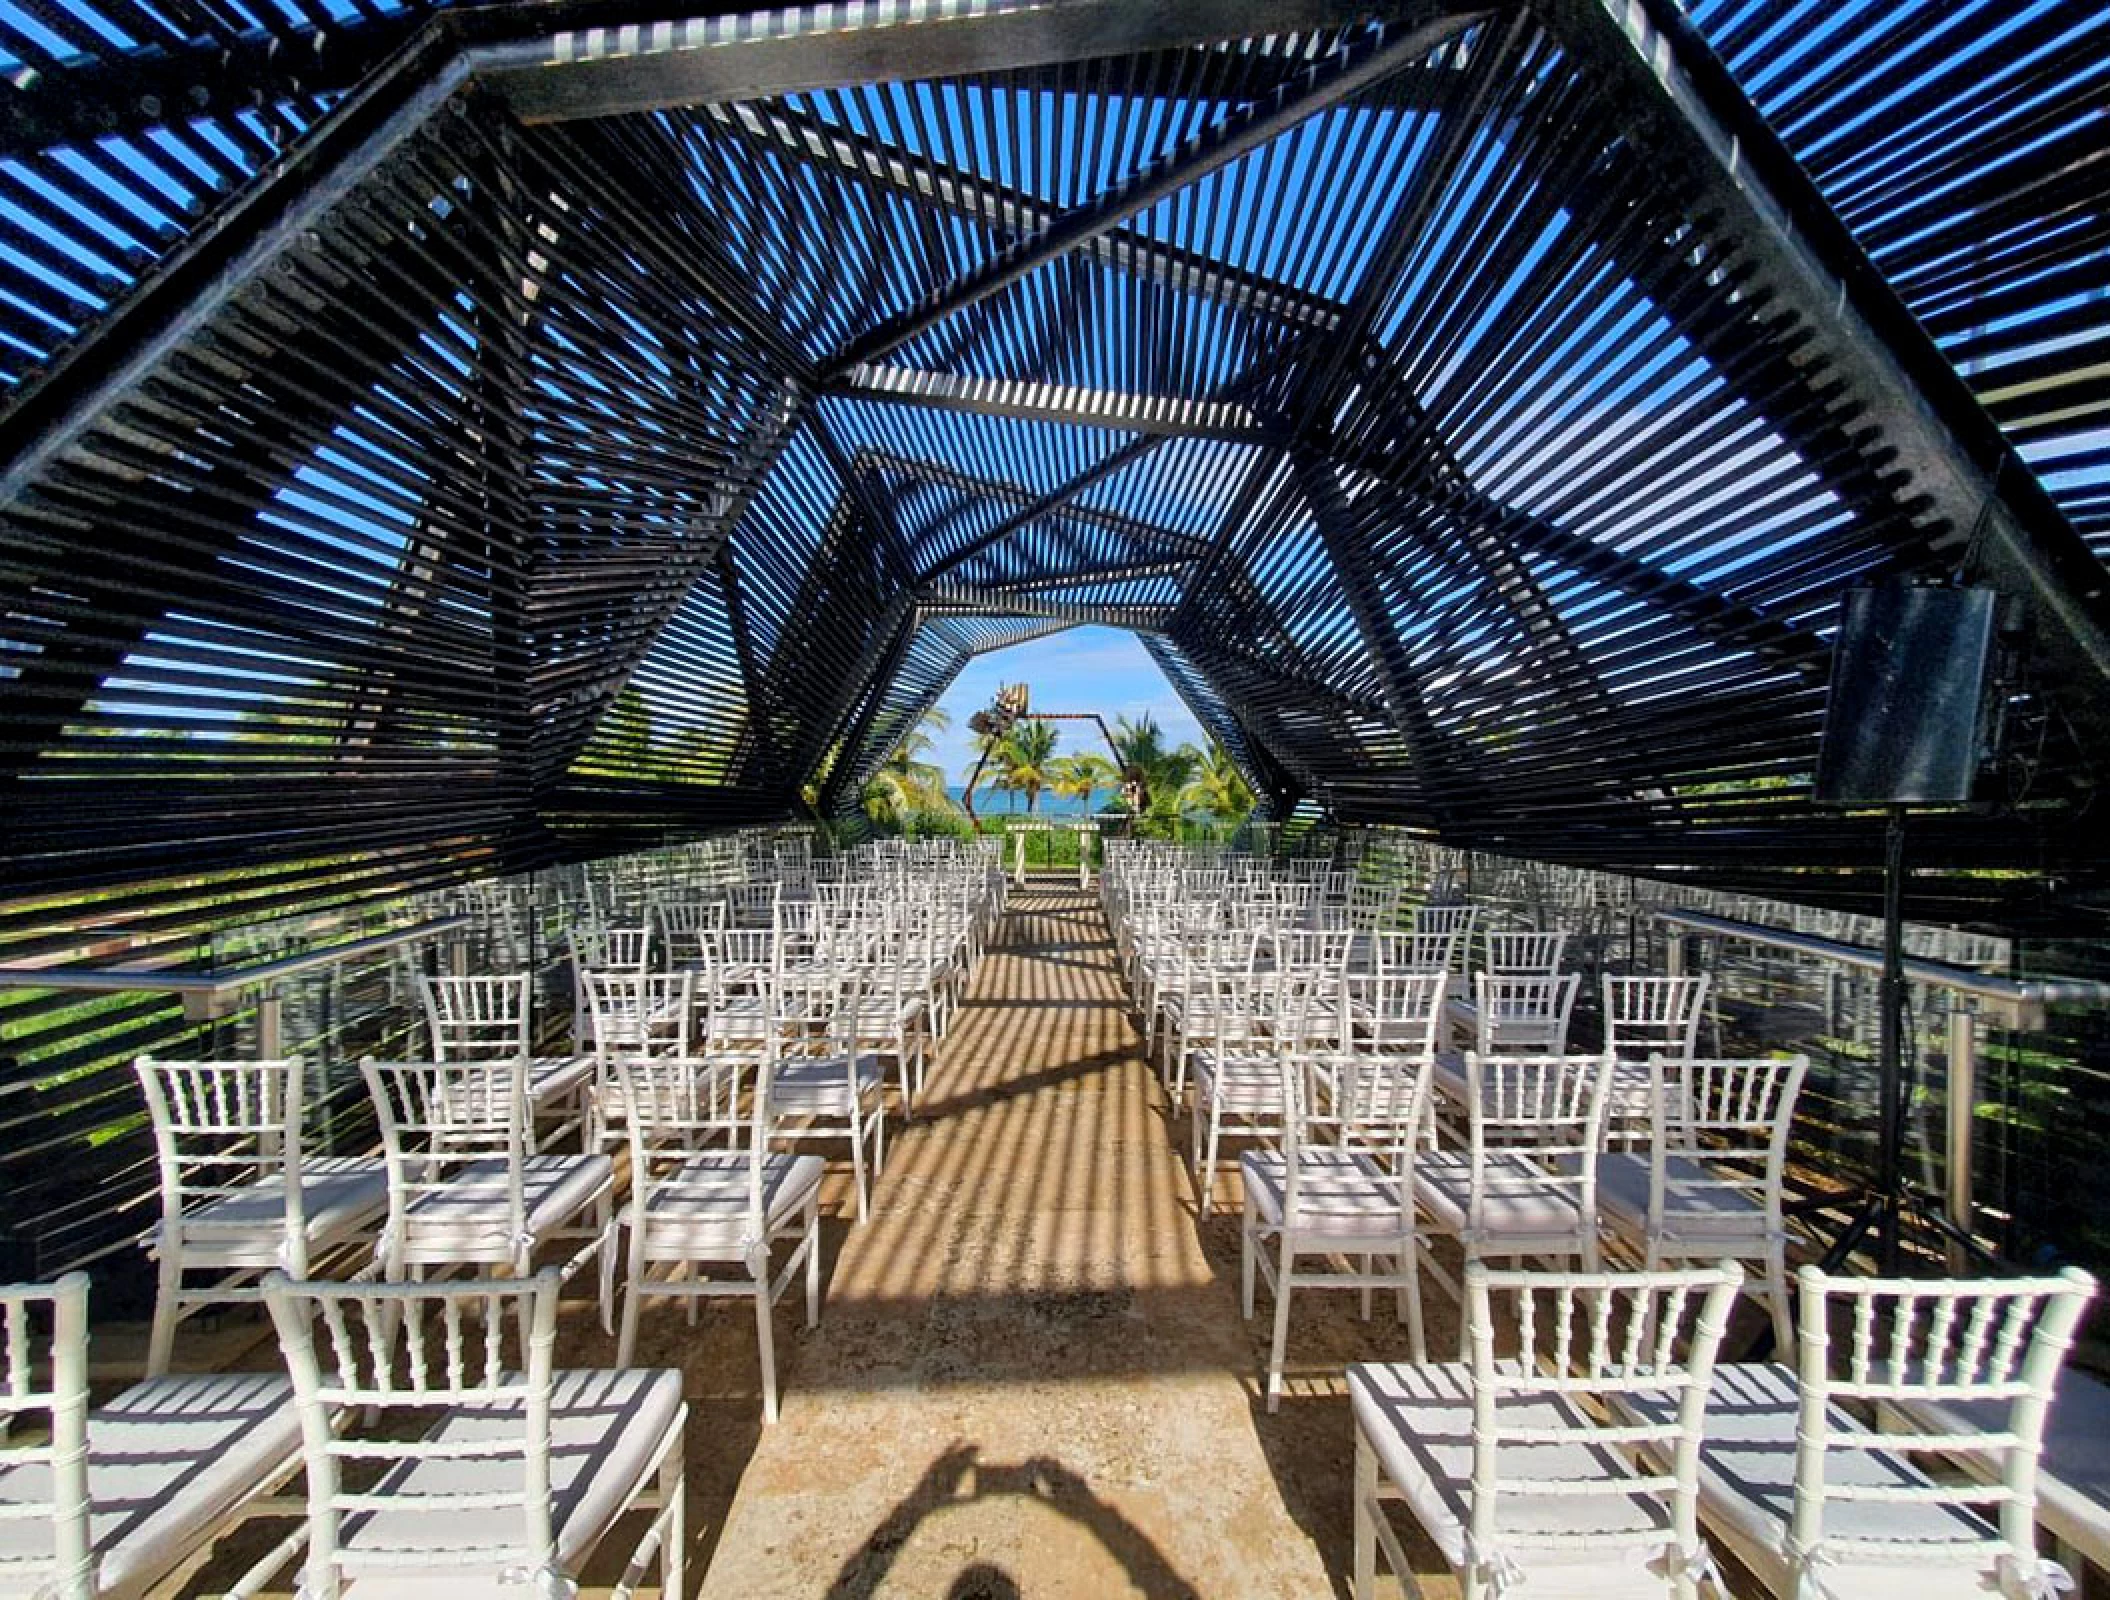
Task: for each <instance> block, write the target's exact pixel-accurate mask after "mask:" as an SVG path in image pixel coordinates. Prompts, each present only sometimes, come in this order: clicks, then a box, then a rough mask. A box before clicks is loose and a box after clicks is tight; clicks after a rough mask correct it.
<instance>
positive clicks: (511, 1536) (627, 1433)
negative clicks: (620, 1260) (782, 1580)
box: [339, 1370, 682, 1600]
mask: <svg viewBox="0 0 2110 1600" xmlns="http://www.w3.org/2000/svg"><path fill="white" fill-rule="evenodd" d="M521 1410H522V1407H520V1406H517V1405H506V1406H476V1407H462V1408H460V1409H458V1410H454V1411H451V1412H449V1413H448V1414H447V1416H446V1417H444V1418H443V1419H442V1420H441V1421H440V1423H439V1424H438V1425H437V1426H436V1427H434V1428H433V1430H432V1431H431V1433H429V1434H428V1435H427V1436H426V1437H427V1438H429V1439H445V1440H448V1441H453V1442H459V1441H462V1440H475V1439H517V1438H519V1437H520V1435H521V1431H522V1429H523V1428H524V1426H525V1423H524V1422H523V1420H522V1417H521ZM681 1414H682V1400H681V1374H680V1373H678V1372H661V1371H650V1370H647V1371H627V1372H606V1371H594V1372H559V1373H557V1374H556V1375H555V1378H554V1380H553V1383H552V1385H551V1394H550V1520H551V1524H552V1526H553V1527H554V1529H555V1531H556V1538H557V1564H558V1566H559V1567H561V1568H562V1569H563V1570H564V1571H565V1572H567V1573H573V1574H576V1573H577V1571H578V1569H579V1567H580V1565H581V1564H582V1563H583V1562H584V1561H585V1559H586V1557H587V1556H588V1555H589V1554H590V1553H591V1552H592V1550H593V1547H594V1545H595V1544H596V1543H598V1542H599V1540H600V1539H601V1537H602V1535H603V1534H605V1533H606V1532H607V1531H608V1529H609V1527H610V1525H611V1524H612V1523H614V1521H615V1520H616V1518H617V1517H619V1516H621V1515H622V1512H623V1509H624V1507H625V1506H626V1505H627V1504H628V1503H629V1502H630V1499H631V1496H632V1491H633V1490H635V1489H636V1488H637V1487H638V1485H639V1484H640V1483H642V1482H643V1480H644V1477H645V1474H646V1473H647V1472H648V1471H649V1470H650V1468H651V1465H652V1463H653V1460H654V1459H655V1457H656V1456H657V1454H658V1451H659V1447H660V1444H661V1442H662V1441H663V1440H665V1438H666V1436H667V1433H668V1430H669V1429H671V1428H672V1427H674V1426H675V1424H676V1422H677V1421H678V1420H679V1419H680V1417H681ZM521 1471H522V1469H521V1464H520V1458H519V1457H518V1456H517V1455H513V1456H507V1457H497V1458H492V1459H485V1460H477V1459H473V1458H472V1459H468V1460H462V1459H455V1460H430V1461H419V1462H405V1463H400V1464H398V1465H397V1466H395V1467H393V1468H391V1469H390V1470H389V1472H388V1474H387V1475H386V1476H385V1477H384V1478H383V1479H382V1480H381V1483H380V1485H379V1486H378V1488H377V1490H376V1491H375V1492H376V1493H380V1494H387V1493H390V1492H398V1493H401V1492H404V1491H409V1492H414V1493H424V1494H431V1493H445V1494H453V1495H475V1494H479V1493H489V1494H500V1495H512V1496H515V1497H517V1496H518V1495H519V1493H520V1488H521V1482H522V1478H521ZM522 1531H523V1525H522V1521H521V1515H520V1512H519V1511H518V1510H517V1509H493V1510H473V1509H472V1510H457V1511H452V1512H448V1513H446V1514H443V1515H433V1514H427V1513H416V1512H410V1513H393V1514H392V1513H390V1512H387V1511H379V1512H370V1513H369V1512H360V1513H354V1514H352V1515H349V1516H347V1517H346V1518H345V1519H344V1524H343V1529H342V1535H341V1538H340V1541H339V1542H340V1544H341V1545H342V1546H343V1548H344V1550H345V1551H346V1553H347V1555H348V1556H349V1557H350V1558H351V1561H350V1562H348V1565H349V1566H350V1567H351V1570H352V1571H354V1572H355V1573H356V1572H357V1567H356V1559H357V1556H358V1554H359V1552H361V1551H377V1550H387V1549H393V1548H400V1547H403V1546H414V1547H418V1548H422V1549H427V1550H437V1551H444V1550H448V1549H464V1548H469V1549H473V1548H476V1547H478V1546H489V1545H497V1544H503V1543H508V1542H510V1543H512V1544H514V1545H516V1546H517V1545H518V1544H519V1542H520V1539H521V1535H522ZM522 1581H523V1579H522V1576H521V1575H518V1574H505V1575H498V1574H490V1573H484V1572H478V1571H474V1570H467V1571H465V1570H463V1569H462V1568H460V1567H458V1566H457V1567H455V1568H452V1569H451V1570H450V1569H449V1568H448V1567H447V1566H446V1565H445V1564H444V1562H441V1561H435V1562H434V1563H433V1564H432V1565H431V1566H430V1567H426V1568H422V1569H421V1568H419V1567H416V1566H408V1567H399V1566H394V1565H391V1566H390V1567H387V1568H383V1569H377V1570H372V1571H371V1576H370V1577H369V1579H368V1581H367V1583H366V1584H365V1585H363V1586H362V1589H363V1591H366V1592H371V1593H372V1594H373V1595H374V1596H375V1600H380V1597H382V1596H388V1597H390V1600H399V1597H400V1600H427V1597H429V1600H464V1597H466V1596H468V1595H472V1594H475V1595H481V1594H492V1595H500V1596H512V1597H518V1596H522V1595H527V1594H532V1593H533V1592H534V1591H533V1589H532V1588H531V1587H529V1588H523V1587H522ZM351 1587H352V1586H351V1585H347V1588H348V1589H350V1588H351Z"/></svg>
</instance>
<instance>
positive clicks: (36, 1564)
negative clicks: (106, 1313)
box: [0, 1272, 95, 1600]
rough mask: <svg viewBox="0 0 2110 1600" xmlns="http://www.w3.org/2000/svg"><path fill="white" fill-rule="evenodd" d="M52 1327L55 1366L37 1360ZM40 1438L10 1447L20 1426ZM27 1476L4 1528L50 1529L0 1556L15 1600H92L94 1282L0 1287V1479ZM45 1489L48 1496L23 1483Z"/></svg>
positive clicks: (18, 1483)
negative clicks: (45, 1330) (40, 1329)
mask: <svg viewBox="0 0 2110 1600" xmlns="http://www.w3.org/2000/svg"><path fill="white" fill-rule="evenodd" d="M39 1324H41V1325H45V1326H48V1327H49V1329H50V1337H51V1342H50V1365H49V1367H48V1369H46V1370H45V1371H44V1372H43V1373H40V1372H39V1370H38V1364H37V1361H36V1345H37V1342H38V1341H37V1338H36V1330H37V1325H39ZM18 1426H19V1427H21V1428H22V1430H23V1431H24V1432H25V1433H28V1434H30V1435H31V1436H32V1437H35V1438H37V1439H38V1442H37V1443H34V1444H17V1443H14V1442H12V1435H13V1434H14V1432H15V1431H16V1429H17V1427H18ZM11 1469H34V1470H20V1471H19V1473H18V1475H17V1476H16V1478H15V1483H14V1485H13V1486H12V1487H11V1490H10V1494H9V1503H8V1506H7V1520H8V1521H9V1522H12V1523H18V1524H29V1523H40V1524H42V1525H43V1532H44V1537H38V1536H37V1535H35V1534H31V1535H28V1536H27V1537H24V1536H23V1535H20V1534H11V1535H10V1536H9V1538H8V1539H7V1541H6V1547H5V1551H4V1553H0V1584H4V1585H5V1586H6V1587H7V1588H8V1590H9V1591H10V1592H21V1593H34V1594H36V1595H39V1596H50V1597H52V1600H89V1597H90V1596H91V1595H93V1594H94V1593H95V1574H94V1554H93V1551H92V1549H91V1546H90V1543H89V1540H90V1529H89V1522H88V1275H87V1274H86V1273H85V1272H70V1273H68V1274H67V1275H66V1276H65V1277H63V1278H61V1279H59V1280H58V1282H56V1283H52V1284H9V1285H0V1471H10V1470H11ZM39 1482H41V1483H43V1484H44V1485H45V1486H46V1492H44V1493H41V1494H37V1493H32V1492H30V1491H29V1490H28V1489H27V1488H25V1487H24V1486H25V1485H33V1484H36V1483H39Z"/></svg>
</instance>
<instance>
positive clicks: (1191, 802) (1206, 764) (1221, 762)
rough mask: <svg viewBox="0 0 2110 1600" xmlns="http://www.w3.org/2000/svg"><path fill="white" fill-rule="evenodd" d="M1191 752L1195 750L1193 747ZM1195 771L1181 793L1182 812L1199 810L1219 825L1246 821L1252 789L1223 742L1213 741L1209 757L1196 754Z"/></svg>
mask: <svg viewBox="0 0 2110 1600" xmlns="http://www.w3.org/2000/svg"><path fill="white" fill-rule="evenodd" d="M1187 748H1188V749H1190V750H1191V749H1193V747H1192V746H1191V745H1190V746H1188V747H1187ZM1195 755H1196V760H1197V765H1196V770H1195V774H1194V776H1193V777H1192V778H1190V779H1188V780H1187V784H1186V786H1185V787H1184V788H1182V789H1181V790H1180V809H1181V810H1182V811H1198V812H1200V813H1201V814H1202V815H1203V816H1205V817H1209V818H1211V819H1213V820H1214V821H1217V822H1230V823H1239V822H1243V821H1244V820H1245V819H1246V818H1247V816H1249V815H1250V814H1251V813H1252V810H1253V800H1254V797H1253V786H1252V785H1251V784H1249V783H1247V782H1246V779H1245V774H1244V773H1243V772H1241V771H1239V770H1238V763H1237V762H1235V761H1233V760H1232V759H1231V752H1230V751H1228V750H1226V749H1225V748H1224V747H1223V743H1222V741H1221V740H1217V739H1211V740H1210V741H1209V750H1208V753H1207V754H1206V755H1203V754H1202V753H1201V752H1199V751H1196V752H1195Z"/></svg>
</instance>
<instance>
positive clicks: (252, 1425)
mask: <svg viewBox="0 0 2110 1600" xmlns="http://www.w3.org/2000/svg"><path fill="white" fill-rule="evenodd" d="M299 1456H300V1415H299V1413H298V1412H297V1411H296V1410H295V1409H294V1406H293V1385H292V1384H291V1382H289V1381H288V1380H287V1379H286V1378H285V1377H283V1376H270V1375H259V1374H253V1373H226V1374H212V1375H196V1376H194V1375H190V1374H184V1375H181V1376H171V1377H161V1378H149V1379H148V1380H147V1381H146V1382H144V1383H141V1384H136V1385H134V1386H133V1387H132V1388H130V1389H127V1390H125V1392H124V1393H123V1394H120V1395H119V1396H117V1398H116V1399H114V1400H112V1401H111V1402H110V1403H109V1404H108V1405H106V1406H102V1407H99V1408H98V1409H96V1410H95V1411H92V1412H90V1413H89V1416H88V1499H89V1507H90V1510H89V1521H88V1536H89V1538H90V1540H91V1541H92V1542H93V1544H94V1547H95V1586H96V1593H97V1594H99V1595H106V1596H117V1597H124V1596H131V1595H140V1594H144V1593H146V1591H147V1590H148V1589H149V1588H150V1587H151V1586H152V1585H153V1584H154V1583H155V1582H156V1581H157V1580H158V1579H160V1578H161V1577H163V1576H164V1575H166V1574H167V1573H168V1572H170V1571H171V1570H172V1569H173V1568H175V1567H177V1566H179V1565H180V1564H181V1563H182V1562H183V1561H184V1559H185V1558H186V1557H188V1556H189V1555H190V1554H191V1553H192V1552H193V1551H194V1550H196V1549H197V1548H198V1547H199V1546H200V1545H201V1544H203V1543H204V1542H205V1541H206V1540H208V1539H209V1538H211V1537H212V1536H213V1534H214V1533H216V1532H217V1531H218V1529H219V1528H220V1525H221V1524H222V1523H223V1522H225V1521H226V1520H227V1519H228V1517H229V1516H230V1515H232V1514H233V1513H234V1512H235V1511H236V1510H237V1509H238V1508H239V1507H240V1506H241V1505H242V1504H243V1502H245V1501H247V1500H249V1499H252V1498H254V1497H255V1496H256V1495H257V1494H258V1493H259V1492H261V1491H263V1490H264V1489H266V1488H268V1487H269V1486H270V1485H271V1484H273V1483H274V1482H276V1481H277V1480H278V1479H280V1478H282V1477H284V1476H285V1475H286V1474H287V1473H288V1472H289V1471H290V1470H291V1469H292V1467H293V1466H294V1465H295V1464H296V1463H297V1461H298V1459H299ZM0 1459H4V1458H0ZM50 1494H51V1474H50V1471H49V1469H48V1468H45V1467H42V1466H23V1467H13V1468H5V1467H0V1504H8V1503H13V1504H21V1503H24V1502H27V1501H38V1500H45V1501H48V1500H49V1498H50ZM50 1549H51V1529H50V1524H49V1523H46V1522H42V1521H38V1522H15V1521H8V1520H4V1519H0V1552H4V1553H5V1554H7V1555H9V1556H26V1555H33V1554H45V1553H48V1552H49V1551H50ZM35 1587H36V1586H35V1585H34V1584H32V1583H29V1582H27V1581H23V1582H20V1583H14V1582H11V1581H10V1580H9V1579H8V1577H7V1576H6V1572H5V1569H4V1568H0V1595H26V1594H29V1593H31V1592H32V1591H33V1590H34V1588H35Z"/></svg>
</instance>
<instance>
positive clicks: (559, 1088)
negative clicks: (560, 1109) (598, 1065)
mask: <svg viewBox="0 0 2110 1600" xmlns="http://www.w3.org/2000/svg"><path fill="white" fill-rule="evenodd" d="M592 1076H593V1057H592V1056H536V1057H534V1058H533V1059H532V1060H530V1061H529V1062H528V1071H527V1097H528V1104H529V1105H531V1106H544V1105H548V1104H549V1103H550V1102H551V1101H553V1100H567V1099H569V1098H570V1097H571V1096H573V1095H575V1094H577V1093H578V1092H579V1090H580V1089H581V1088H583V1087H584V1086H585V1084H586V1082H587V1080H588V1079H590V1078H591V1077H592Z"/></svg>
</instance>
